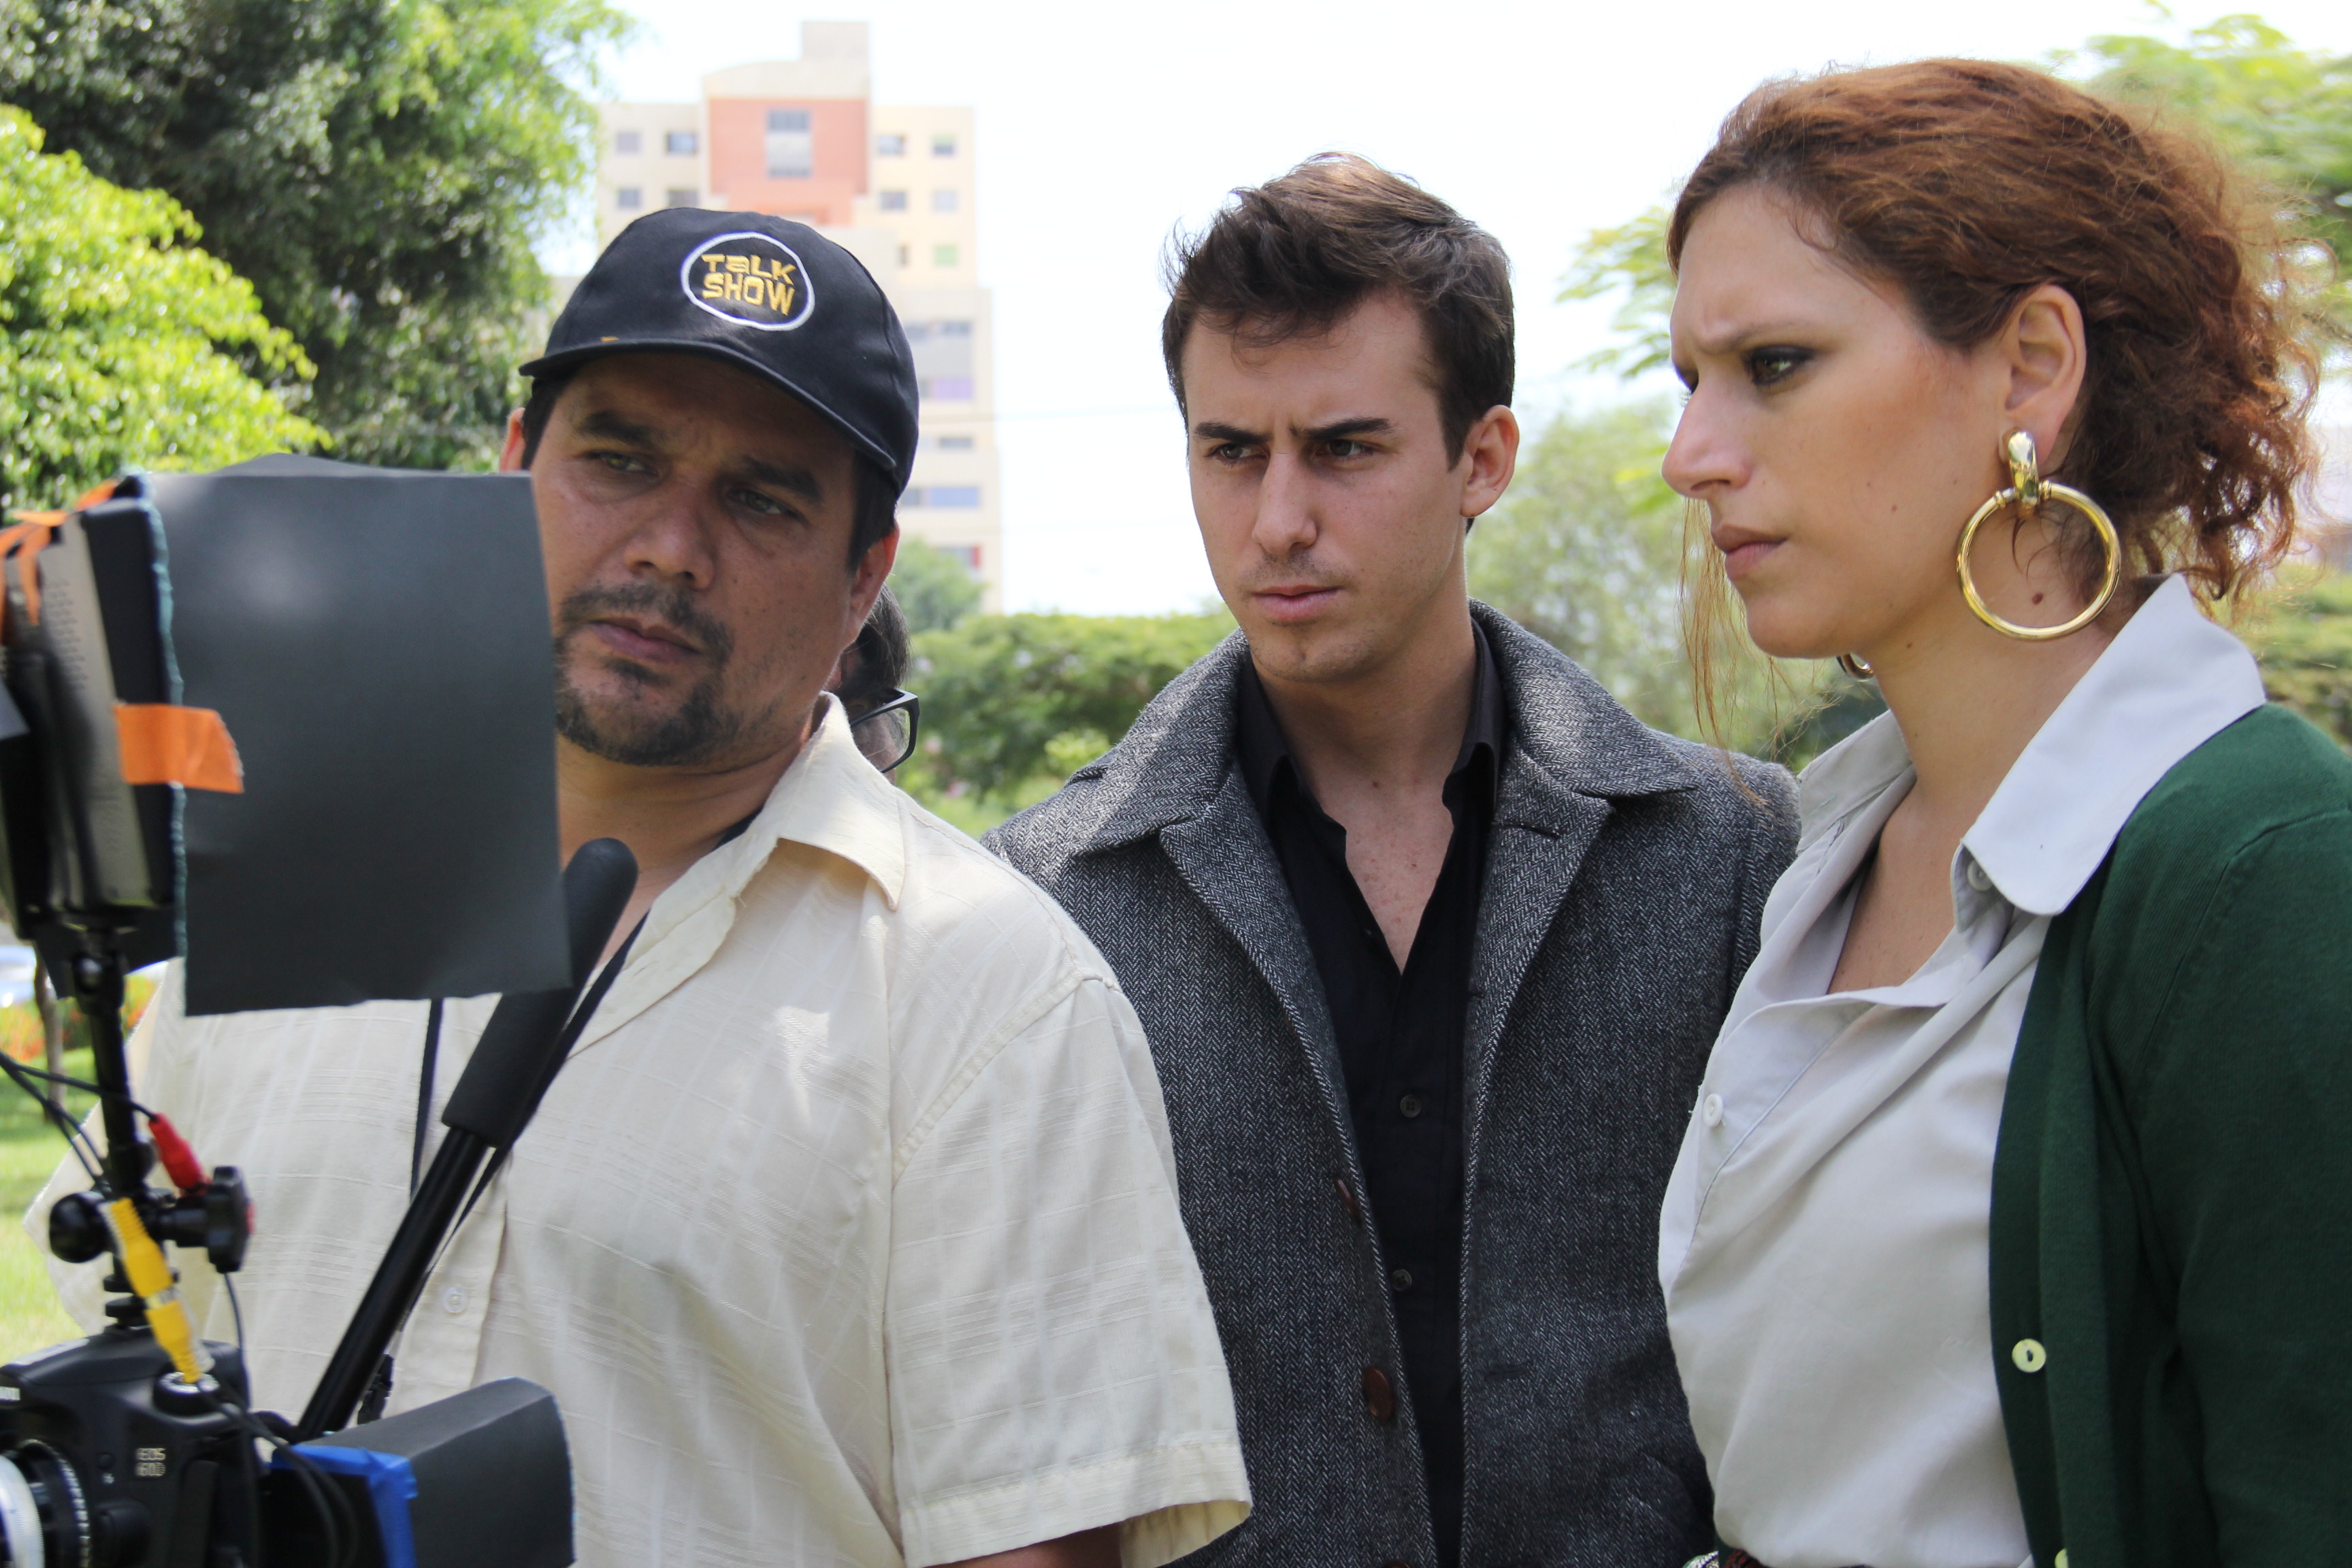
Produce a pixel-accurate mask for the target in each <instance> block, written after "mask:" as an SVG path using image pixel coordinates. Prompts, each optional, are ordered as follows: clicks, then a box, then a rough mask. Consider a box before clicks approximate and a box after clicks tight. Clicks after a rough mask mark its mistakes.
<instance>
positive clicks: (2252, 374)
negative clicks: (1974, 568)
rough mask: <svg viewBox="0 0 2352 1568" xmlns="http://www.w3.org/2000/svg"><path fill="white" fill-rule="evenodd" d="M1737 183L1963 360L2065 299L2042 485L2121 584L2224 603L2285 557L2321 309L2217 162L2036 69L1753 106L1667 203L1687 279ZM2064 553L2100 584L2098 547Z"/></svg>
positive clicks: (1850, 89) (1878, 73) (2267, 211)
mask: <svg viewBox="0 0 2352 1568" xmlns="http://www.w3.org/2000/svg"><path fill="white" fill-rule="evenodd" d="M1746 186H1757V187H1761V188H1763V189H1766V190H1769V191H1771V192H1773V193H1775V194H1777V195H1781V196H1783V197H1785V198H1787V199H1788V200H1789V201H1790V204H1791V205H1792V206H1793V208H1794V210H1795V213H1796V216H1797V217H1798V219H1799V224H1800V227H1801V229H1803V230H1805V231H1807V233H1808V237H1809V238H1811V239H1812V240H1814V242H1815V243H1818V244H1821V245H1822V246H1823V247H1825V248H1827V249H1829V250H1831V251H1832V252H1833V253H1834V254H1836V255H1837V256H1838V257H1839V258H1840V259H1842V260H1843V262H1844V263H1845V264H1846V265H1847V266H1849V267H1850V268H1853V270H1854V271H1855V272H1856V273H1858V274H1860V275H1861V276H1864V277H1866V278H1871V279H1880V280H1883V281H1885V282H1888V283H1891V284H1893V285H1895V287H1896V288H1897V289H1900V290H1901V292H1902V294H1903V295H1904V297H1905V298H1906V300H1908V302H1909V304H1910V307H1911V310H1913V312H1914V313H1915V315H1916V319H1917V320H1918V321H1919V323H1920V325H1921V327H1922V328H1923V329H1924V330H1925V331H1927V333H1928V334H1929V335H1930V336H1931V337H1933V338H1935V339H1936V340H1937V341H1938V342H1942V343H1944V344H1945V345H1947V346H1948V347H1950V348H1952V349H1956V350H1967V349H1971V348H1974V347H1976V346H1978V345H1979V344H1981V343H1983V342H1987V341H1989V340H1990V339H1991V338H1992V337H1993V336H1994V335H1995V334H1997V333H1998V332H2000V331H2001V329H2002V328H2003V327H2004V326H2006V325H2007V324H2008V322H2009V320H2010V318H2011V314H2012V313H2013V312H2014V311H2015V310H2016V309H2017V307H2018V305H2019V303H2020V302H2021V301H2022V300H2023V299H2024V298H2025V296H2026V295H2027V294H2029V293H2031V292H2032V290H2033V289H2036V288H2038V287H2040V286H2041V285H2042V284H2045V283H2049V284H2055V285H2057V286H2058V287H2059V288H2062V289H2065V290H2066V291H2067V292H2068V293H2069V294H2071V295H2073V296H2074V300H2075V302H2076V303H2077V304H2079V305H2080V306H2081V307H2082V310H2083V321H2084V331H2085V333H2086V335H2087V337H2088V340H2089V353H2088V360H2089V363H2088V366H2087V369H2086V373H2085V375H2084V383H2083V391H2082V395H2081V397H2080V399H2079V400H2078V402H2077V403H2076V405H2075V408H2074V416H2073V420H2072V423H2071V426H2070V440H2069V442H2068V444H2067V446H2066V448H2065V452H2064V456H2063V460H2062V461H2061V462H2059V463H2058V464H2056V465H2053V468H2052V470H2051V477H2052V478H2053V479H2063V480H2064V481H2065V482H2066V483H2068V484H2071V485H2073V486H2074V487H2076V488H2077V489H2082V490H2084V491H2086V492H2087V493H2089V494H2090V495H2091V496H2092V497H2093V498H2095V500H2098V501H2099V502H2100V503H2101V504H2102V505H2104V506H2105V508H2106V509H2107V510H2108V512H2109V513H2110V514H2111V515H2112V516H2113V517H2114V519H2115V522H2116V531H2117V532H2118V533H2119V534H2120V535H2121V536H2122V538H2123V541H2124V544H2125V550H2126V571H2127V572H2128V571H2129V570H2130V569H2131V568H2132V567H2133V566H2137V568H2139V569H2140V570H2142V571H2145V572H2148V573H2159V572H2179V573H2183V574H2187V575H2188V576H2189V578H2190V580H2191V581H2192V582H2193V583H2194V584H2196V585H2197V586H2198V588H2199V589H2200V591H2201V592H2202V593H2204V594H2205V595H2206V596H2207V597H2209V598H2212V599H2221V598H2224V597H2227V596H2229V595H2232V594H2234V593H2235V592H2236V591H2237V590H2238V588H2239V587H2240V585H2241V584H2242V583H2243V582H2245V581H2246V580H2247V578H2248V576H2249V574H2259V573H2260V572H2261V571H2262V570H2263V569H2265V568H2267V567H2269V566H2271V565H2273V564H2275V563H2277V561H2278V560H2279V558H2280V557H2281V556H2283V555H2284V554H2285V552H2287V550H2288V549H2289V547H2290V546H2291V545H2292V544H2293V542H2294V526H2295V491H2296V489H2297V488H2298V486H2299V484H2300V482H2301V480H2302V479H2303V477H2304V475H2305V471H2306V469H2307V468H2308V467H2309V464H2310V452H2309V447H2308V437H2307V435H2306V432H2305V415H2306V413H2307V411H2308V407H2309V404H2310V399H2311V396H2312V394H2313V392H2314V390H2315V387H2316V385H2317V382H2318V366H2317V363H2316V356H2315V353H2314V352H2313V350H2312V349H2311V347H2310V340H2311V336H2312V334H2311V332H2310V331H2309V326H2310V318H2309V317H2308V316H2307V315H2306V314H2305V305H2304V304H2303V301H2305V300H2308V299H2309V298H2310V291H2309V289H2308V284H2307V279H2304V278H2302V277H2300V276H2299V275H2298V270H2297V268H2298V260H2297V258H2296V257H2295V255H2294V251H2293V249H2292V247H2288V246H2286V245H2284V243H2283V242H2282V237H2281V235H2280V233H2279V230H2278V227H2277V224H2276V221H2275V218H2274V216H2273V215H2274V214H2275V213H2277V212H2278V211H2279V210H2280V207H2281V205H2282V204H2281V203H2279V202H2278V201H2275V200H2272V199H2268V198H2267V197H2266V196H2265V195H2264V194H2263V193H2262V192H2259V191H2257V190H2254V189H2252V188H2250V186H2249V185H2248V184H2247V183H2246V182H2244V181H2242V179H2240V178H2239V177H2237V175H2236V174H2234V173H2233V171H2232V170H2231V167H2230V166H2229V164H2228V163H2226V162H2225V161H2224V160H2223V159H2222V158H2221V155H2220V154H2219V153H2216V152H2215V151H2214V149H2213V148H2212V147H2211V146H2210V145H2209V144H2208V143H2206V142H2202V141H2201V140H2199V139H2197V138H2195V137H2192V136H2189V135H2186V134H2183V133H2181V132H2179V131H2177V130H2172V129H2168V128H2166V127H2164V126H2162V125H2160V124H2159V123H2158V122H2157V121H2155V120H2154V119H2152V118H2151V117H2149V116H2147V115H2146V114H2143V113H2141V112H2138V111H2137V110H2133V109H2130V108H2126V107H2125V106H2123V105H2120V104H2116V103H2113V102H2110V101H2108V100H2105V99H2102V98H2099V97H2096V96H2095V95H2094V94H2092V93H2090V92H2087V91H2085V90H2084V89H2081V88H2079V87H2075V86H2074V85H2072V84H2070V83H2067V82H2064V81H2061V80H2059V79H2056V78H2054V77H2052V76H2049V75H2046V74H2044V73H2043V72H2041V71H2038V70H2033V69H2030V68H2025V67H2021V66H2013V65H2000V64H1996V63H1992V62H1990V61H1984V60H1958V59H1946V60H1922V61H1919V62H1917V63H1916V64H1911V65H1898V66H1883V67H1877V68H1870V69H1861V70H1832V71H1829V72H1827V73H1824V74H1822V75H1820V76H1814V77H1808V78H1802V79H1792V80H1781V81H1774V82H1769V83H1767V84H1765V85H1764V86H1763V87H1760V88H1759V89H1757V90H1756V91H1755V92H1753V93H1751V94H1749V95H1748V100H1746V101H1745V102H1743V103H1742V104H1740V106H1739V107H1738V109H1736V110H1733V111H1732V113H1731V116H1730V118H1729V119H1727V120H1726V121H1724V123H1723V129H1722V131H1721V132H1720V134H1719V135H1718V137H1717V141H1716V143H1715V146H1714V147H1713V148H1712V149H1711V150H1710V151H1709V152H1708V153H1707V154H1706V157H1704V158H1703V159H1701V160H1700V161H1699V164H1698V167H1697V168H1696V170H1695V171H1693V173H1692V174H1691V177H1690V180H1689V182H1688V183H1687V184H1685V185H1684V187H1683V190H1682V195H1681V198H1680V200H1679V201H1677V202H1676V204H1675V214H1674V221H1673V224H1672V226H1671V227H1670V228H1669V230H1668V232H1667V239H1666V251H1667V256H1668V258H1669V259H1670V260H1671V261H1672V262H1674V264H1675V266H1677V267H1679V266H1680V265H1681V261H1682V252H1683V246H1684V244H1685V241H1687V240H1688V238H1689V237H1690V230H1691V225H1692V223H1693V221H1694V220H1695V219H1696V217H1697V216H1698V215H1699V214H1700V213H1701V212H1702V211H1704V210H1705V209H1706V205H1707V204H1708V203H1709V202H1711V201H1713V200H1715V199H1716V198H1717V196H1720V195H1723V194H1724V193H1725V192H1727V191H1731V190H1737V189H1739V188H1742V187H1746ZM2083 543H2084V544H2089V543H2090V542H2089V541H2088V540H2087V538H2086V539H2085V540H2084V541H2083ZM2073 553H2074V555H2076V556H2077V557H2079V558H2080V563H2081V566H2082V569H2083V570H2084V572H2085V573H2086V574H2087V576H2086V581H2092V580H2095V576H2096V574H2097V572H2098V569H2099V562H2100V555H2099V552H2098V551H2097V549H2096V548H2095V546H2092V547H2091V548H2089V549H2088V550H2087V552H2084V551H2081V550H2076V551H2074V552H2073ZM1716 575H1717V577H1719V576H1720V574H1719V572H1718V573H1717V574H1716Z"/></svg>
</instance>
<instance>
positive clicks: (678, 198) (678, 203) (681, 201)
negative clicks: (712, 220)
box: [662, 185, 702, 207]
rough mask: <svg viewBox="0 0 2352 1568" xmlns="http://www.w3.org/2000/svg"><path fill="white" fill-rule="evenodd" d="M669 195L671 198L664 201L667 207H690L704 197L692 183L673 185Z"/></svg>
mask: <svg viewBox="0 0 2352 1568" xmlns="http://www.w3.org/2000/svg"><path fill="white" fill-rule="evenodd" d="M667 195H668V197H669V199H668V200H667V201H665V202H663V203H662V205H664V206H666V207H690V206H692V205H695V204H696V203H697V202H698V201H700V200H701V199H702V193H701V192H699V191H698V190H696V189H695V188H694V187H693V186H692V185H672V186H671V187H670V188H669V191H668V193H667Z"/></svg>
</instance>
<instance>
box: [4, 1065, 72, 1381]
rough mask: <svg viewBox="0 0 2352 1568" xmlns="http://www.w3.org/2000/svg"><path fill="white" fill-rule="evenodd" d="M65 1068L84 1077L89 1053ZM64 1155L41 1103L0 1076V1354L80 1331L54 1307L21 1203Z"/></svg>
mask: <svg viewBox="0 0 2352 1568" xmlns="http://www.w3.org/2000/svg"><path fill="white" fill-rule="evenodd" d="M66 1071H68V1072H69V1073H71V1074H73V1075H74V1076H75V1077H77V1078H88V1077H89V1052H88V1051H75V1052H69V1053H68V1055H67V1057H66ZM66 1103H67V1109H68V1110H71V1111H72V1112H73V1113H74V1115H75V1116H76V1117H77V1118H79V1117H80V1116H82V1115H84V1114H85V1113H87V1112H88V1110H89V1105H90V1100H89V1096H87V1095H84V1094H79V1093H72V1094H69V1095H68V1097H67V1102H66ZM65 1156H66V1141H65V1139H64V1137H63V1136H62V1135H60V1134H59V1133H58V1131H57V1129H56V1128H55V1127H53V1126H51V1125H50V1124H49V1123H48V1121H47V1120H46V1119H44V1118H43V1117H42V1115H41V1110H40V1107H38V1106H37V1105H35V1104H34V1103H33V1101H32V1100H31V1099H30V1098H29V1097H28V1096H26V1094H25V1092H24V1091H23V1090H22V1089H18V1088H17V1087H16V1085H15V1084H14V1083H12V1082H9V1081H7V1080H6V1079H0V1361H8V1360H11V1359H13V1358H15V1357H16V1356H19V1355H22V1354H24V1353H25V1352H26V1351H33V1350H38V1349H40V1348H41V1347H42V1346H44V1345H53V1344H56V1343H57V1342H58V1341H60V1340H70V1339H76V1338H79V1335H80V1332H81V1331H80V1330H79V1329H77V1328H75V1327H74V1323H73V1320H72V1319H71V1318H68V1317H67V1316H66V1315H65V1313H64V1312H62V1311H60V1310H58V1303H57V1298H56V1297H55V1296H54V1295H53V1294H51V1292H50V1290H49V1273H48V1269H47V1265H46V1256H45V1254H44V1252H43V1251H42V1249H41V1248H40V1247H37V1246H36V1245H34V1242H33V1239H32V1237H28V1236H26V1234H25V1226H24V1217H25V1210H26V1206H27V1205H30V1204H31V1203H32V1201H33V1199H34V1198H35V1197H37V1196H38V1195H39V1194H40V1191H41V1188H42V1187H44V1186H45V1185H47V1183H48V1179H49V1173H50V1172H52V1171H54V1170H56V1169H57V1168H58V1161H60V1160H62V1159H64V1158H65Z"/></svg>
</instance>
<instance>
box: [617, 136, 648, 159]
mask: <svg viewBox="0 0 2352 1568" xmlns="http://www.w3.org/2000/svg"><path fill="white" fill-rule="evenodd" d="M645 150H646V138H645V133H644V132H637V131H615V132H613V152H614V154H616V155H617V156H619V157H623V158H634V157H635V156H636V155H637V154H638V153H642V152H644V151H645Z"/></svg>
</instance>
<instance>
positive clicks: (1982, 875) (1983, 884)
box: [1968, 858, 1992, 893]
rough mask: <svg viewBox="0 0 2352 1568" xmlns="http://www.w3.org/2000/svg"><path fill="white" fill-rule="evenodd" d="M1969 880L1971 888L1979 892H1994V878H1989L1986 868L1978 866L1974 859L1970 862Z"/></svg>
mask: <svg viewBox="0 0 2352 1568" xmlns="http://www.w3.org/2000/svg"><path fill="white" fill-rule="evenodd" d="M1968 879H1969V887H1971V888H1974V889H1976V890H1977V891H1978V892H1979V893H1990V892H1991V891H1992V878H1991V877H1990V876H1988V875H1987V874H1986V872H1985V868H1983V867H1982V866H1979V865H1978V864H1977V862H1976V861H1975V860H1974V859H1973V858H1971V859H1970V860H1969V869H1968Z"/></svg>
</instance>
